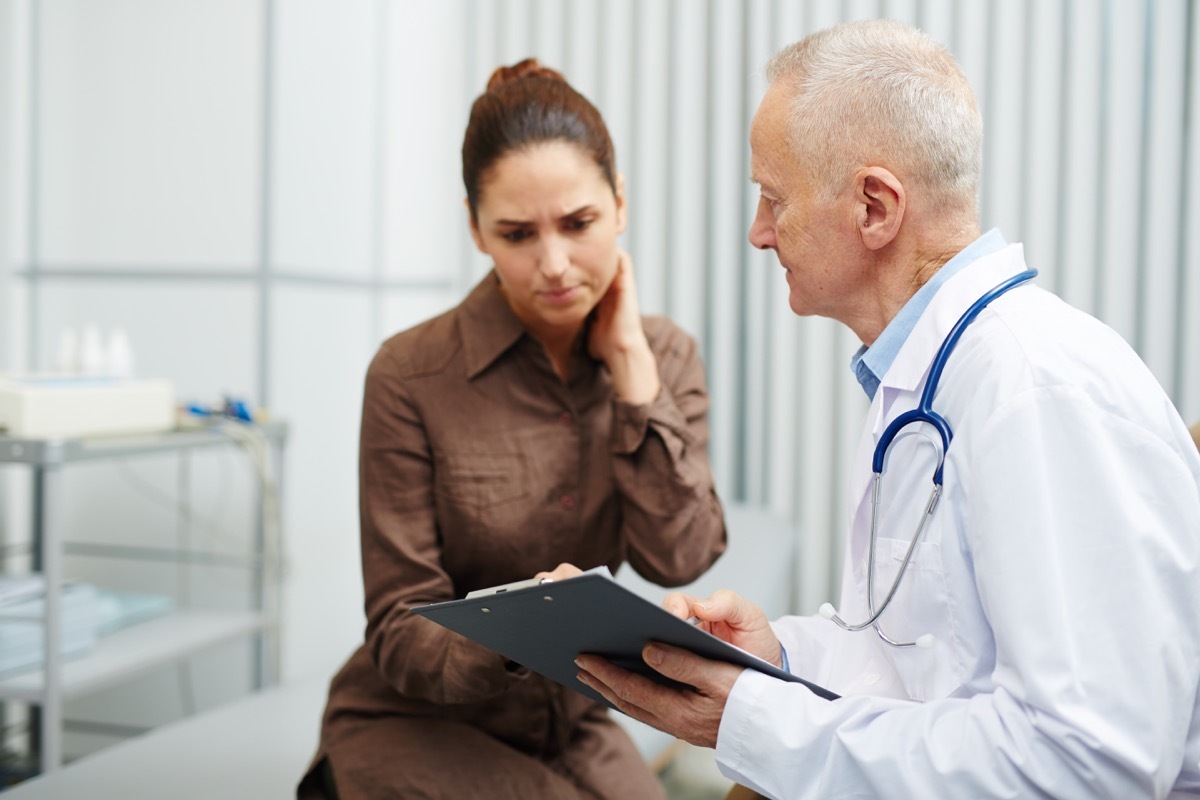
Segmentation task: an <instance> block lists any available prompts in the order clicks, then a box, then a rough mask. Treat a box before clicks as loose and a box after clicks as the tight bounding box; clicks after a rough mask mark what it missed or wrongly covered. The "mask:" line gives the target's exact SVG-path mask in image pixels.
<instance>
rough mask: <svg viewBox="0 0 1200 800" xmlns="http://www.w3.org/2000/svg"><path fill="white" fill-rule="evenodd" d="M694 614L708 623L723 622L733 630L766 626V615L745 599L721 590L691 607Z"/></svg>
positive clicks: (726, 590)
mask: <svg viewBox="0 0 1200 800" xmlns="http://www.w3.org/2000/svg"><path fill="white" fill-rule="evenodd" d="M693 608H694V610H695V614H696V616H697V617H699V618H700V619H702V620H705V621H708V622H725V623H728V624H729V625H731V626H733V627H735V628H753V627H758V626H761V625H765V624H767V615H766V614H764V613H763V611H762V609H761V608H759V607H758V606H757V605H755V604H754V603H751V602H750V601H749V600H747V599H746V598H744V597H742V596H741V595H739V594H737V593H736V592H731V591H730V590H728V589H721V590H719V591H716V592H713V593H712V595H711V596H709V598H708V599H707V600H704V601H702V602H699V603H696V604H694V606H693Z"/></svg>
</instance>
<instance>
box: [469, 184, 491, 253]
mask: <svg viewBox="0 0 1200 800" xmlns="http://www.w3.org/2000/svg"><path fill="white" fill-rule="evenodd" d="M463 206H464V207H465V208H466V209H467V227H469V228H470V229H471V238H472V239H474V240H475V247H476V248H477V249H478V250H479V252H481V253H483V254H484V255H490V253H488V250H487V246H486V245H485V244H484V243H483V234H481V233H480V232H479V223H478V222H477V221H476V220H475V215H474V214H472V213H471V200H470V198H467V197H464V198H463Z"/></svg>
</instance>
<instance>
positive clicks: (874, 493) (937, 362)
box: [820, 269, 1037, 647]
mask: <svg viewBox="0 0 1200 800" xmlns="http://www.w3.org/2000/svg"><path fill="white" fill-rule="evenodd" d="M1035 275H1037V270H1036V269H1030V270H1026V271H1025V272H1022V273H1020V274H1019V275H1014V276H1013V277H1011V278H1009V279H1008V280H1006V281H1004V282H1003V283H1001V284H998V285H997V286H994V287H992V288H991V289H989V290H988V291H987V292H986V293H984V295H983V296H982V297H980V298H979V299H978V300H976V301H975V302H974V303H973V304H972V305H971V307H970V308H968V309H967V310H966V311H965V312H964V313H963V315H962V316H961V317H959V318H958V322H956V323H954V327H953V328H951V329H950V334H949V335H948V336H946V340H945V341H944V342H942V346H941V347H939V348H938V351H937V355H935V356H934V357H933V366H932V367H930V369H929V380H928V381H926V382H925V390H924V391H923V392H922V393H921V402H920V403H918V404H917V407H916V408H914V409H913V410H912V411H906V412H904V413H903V414H901V415H900V416H898V417H896V419H894V420H893V421H892V424H891V425H888V426H887V429H886V430H884V432H883V436H882V437H880V439H879V443H878V444H877V445H875V456H874V458H873V459H872V461H871V471H872V473H874V475H873V478H872V486H871V539H870V544H869V547H868V550H867V613H868V614H869V615H870V616H868V617H867V619H866V620H864V621H863V622H860V623H858V624H856V625H851V624H850V623H848V622H846V621H845V620H843V619H842V618H841V617H839V616H838V615H837V614H836V613H835V612H834V610H833V606H831V605H830V604H829V603H825V604H824V605H822V606H821V610H820V613H821V616H823V617H825V618H827V619H831V620H833V621H834V622H836V623H837V624H838V626H839V627H841V628H842V629H844V630H847V631H861V630H863V629H865V628H868V627H871V628H874V629H875V632H876V633H877V634H879V638H880V639H882V640H883V641H885V642H887V643H888V644H890V645H892V646H893V647H912V646H914V645H915V646H918V647H932V646H933V636H932V635H930V634H925V635H923V636H918V637H917V638H916V640H915V641H911V642H898V641H896V640H895V639H892V638H890V637H889V636H888V635H887V634H886V633H884V632H883V628H881V627H880V625H879V618H880V617H881V616H882V615H883V612H884V611H887V607H888V604H890V603H891V602H892V598H893V597H895V595H896V589H898V588H899V586H900V581H901V580H903V578H904V572H905V570H907V569H908V562H909V559H911V558H912V554H913V550H915V549H916V547H917V542H918V541H920V539H921V534H923V533H924V532H925V528H926V527H927V526H928V525H929V520H930V519H931V518H932V517H933V510H934V508H935V507H936V506H937V503H938V498H939V497H941V495H942V468H943V467H944V466H945V463H946V451H947V450H949V449H950V440H951V439H952V438H953V437H954V434H953V433H951V431H950V424H949V423H948V422H946V420H945V418H944V417H942V415H941V414H939V413H937V412H936V411H934V410H933V408H932V403H933V395H934V393H935V392H936V391H937V385H938V381H939V380H941V377H942V370H943V369H944V368H945V366H946V361H947V360H949V358H950V354H951V353H952V352H954V347H955V345H957V344H958V340H959V338H960V337H961V336H962V334H963V331H964V330H966V328H967V326H968V325H970V324H971V323H972V322H974V321H975V318H976V317H978V316H979V313H980V312H981V311H983V310H984V309H985V308H987V307H988V304H989V303H991V302H992V301H993V300H995V299H996V298H997V297H999V296H1000V295H1002V294H1004V293H1005V292H1007V291H1009V290H1010V289H1015V288H1016V287H1018V286H1020V285H1021V284H1023V283H1027V282H1029V281H1031V280H1033V278H1034V276H1035ZM921 422H924V423H928V424H929V425H932V426H933V427H934V429H936V430H937V432H938V436H940V437H941V440H942V451H941V453H940V454H939V455H938V463H937V469H935V470H934V471H933V492H932V493H930V495H929V502H928V503H926V504H925V513H924V514H923V515H922V516H921V522H920V524H919V525H917V532H916V533H914V534H913V537H912V540H911V541H910V542H909V543H908V550H907V551H905V553H904V560H903V561H901V562H900V569H899V570H898V571H897V572H896V578H895V579H894V580H893V581H892V588H891V589H889V590H888V593H887V597H885V598H883V604H882V605H881V606H879V608H876V607H875V541H876V539H877V538H878V527H877V526H878V523H879V484H880V481H881V480H882V478H883V461H884V456H886V455H887V449H888V447H889V446H890V445H891V443H892V440H893V439H895V438H896V435H897V434H898V433H900V431H901V430H902V429H903V428H906V427H908V426H909V425H913V424H916V423H921Z"/></svg>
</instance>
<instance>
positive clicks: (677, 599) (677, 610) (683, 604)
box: [662, 592, 699, 619]
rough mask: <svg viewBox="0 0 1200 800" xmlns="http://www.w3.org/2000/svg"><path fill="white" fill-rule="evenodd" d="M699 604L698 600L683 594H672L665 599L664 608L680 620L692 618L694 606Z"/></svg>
mask: <svg viewBox="0 0 1200 800" xmlns="http://www.w3.org/2000/svg"><path fill="white" fill-rule="evenodd" d="M697 602H699V599H698V598H695V597H692V596H691V595H690V594H684V593H683V592H671V593H670V594H668V595H667V596H666V597H664V598H663V602H662V607H663V608H664V609H666V610H667V611H669V612H671V613H672V614H673V615H675V616H677V617H679V618H680V619H687V618H688V617H690V616H692V605H693V604H694V603H697Z"/></svg>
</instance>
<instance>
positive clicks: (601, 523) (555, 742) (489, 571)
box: [317, 274, 725, 797]
mask: <svg viewBox="0 0 1200 800" xmlns="http://www.w3.org/2000/svg"><path fill="white" fill-rule="evenodd" d="M643 325H644V329H645V332H646V336H647V338H648V340H649V343H650V347H651V349H652V350H653V352H654V355H655V357H656V358H657V361H658V369H659V375H660V377H661V382H662V391H661V392H660V393H659V396H658V397H657V398H656V399H655V400H654V401H653V402H651V403H649V404H647V405H641V406H634V405H629V404H627V403H624V402H622V401H620V400H617V399H616V398H614V396H613V390H612V385H611V381H610V379H609V375H608V372H607V370H606V369H605V368H604V367H603V364H602V363H600V362H598V361H596V360H594V359H592V358H590V357H589V356H588V355H587V353H586V350H585V349H584V348H583V346H582V344H580V345H579V346H578V347H577V348H576V351H575V352H574V353H573V354H572V360H571V363H570V367H569V370H568V379H567V380H566V381H563V380H561V379H560V378H559V377H558V376H557V375H556V374H555V372H554V370H553V367H552V366H551V364H550V361H549V359H548V357H547V356H546V354H545V351H544V350H543V348H542V346H541V345H540V344H539V343H538V342H537V341H536V340H534V339H533V338H532V337H530V336H529V335H527V334H526V332H525V329H524V327H523V326H522V324H521V323H520V321H519V320H518V319H517V318H516V316H515V315H514V314H513V313H512V311H511V309H510V308H509V306H508V304H507V302H506V301H505V299H504V297H503V296H502V295H501V293H500V291H499V289H498V286H497V279H496V277H495V276H494V274H490V275H488V276H487V277H485V278H484V280H483V281H481V282H480V283H479V284H478V285H477V286H476V287H475V289H474V290H473V291H472V292H471V294H470V295H469V296H468V297H467V298H466V299H465V300H464V301H463V302H462V303H461V304H460V305H459V306H458V307H457V308H454V309H452V310H451V311H449V312H447V313H445V314H442V315H441V316H438V317H436V318H434V319H432V320H429V321H427V322H425V323H422V324H420V325H418V326H416V327H415V328H411V329H409V330H407V331H404V332H402V333H400V334H397V335H396V336H393V337H392V338H391V339H389V340H388V341H387V342H385V343H384V344H383V346H382V347H381V348H380V350H379V352H378V354H377V355H376V356H375V358H374V360H373V362H372V363H371V366H370V369H369V370H368V372H367V380H366V391H365V397H364V401H363V417H362V432H361V441H360V463H359V478H360V513H361V523H362V563H363V580H364V585H365V597H366V615H367V628H366V639H365V643H364V644H363V646H362V647H361V648H360V649H359V650H358V651H357V652H356V653H355V654H354V655H353V656H352V657H351V658H350V660H349V661H348V662H347V663H346V665H345V666H344V667H343V668H342V670H341V672H340V673H339V674H338V675H337V676H336V677H335V678H334V680H333V683H332V685H331V688H330V695H329V703H328V706H327V708H326V713H325V719H324V724H323V728H322V735H321V752H320V753H319V754H318V759H317V761H319V760H320V758H321V757H322V756H328V758H329V762H330V764H331V765H332V768H333V772H334V775H335V778H336V780H337V784H338V788H339V791H340V792H341V794H342V796H343V797H346V796H348V793H347V791H346V787H345V784H346V783H347V781H348V780H349V778H350V776H349V775H348V774H347V773H349V772H352V771H355V770H357V769H368V767H367V764H366V762H367V761H368V760H374V759H377V758H385V759H387V760H388V761H393V760H395V758H396V757H397V754H400V753H404V752H410V751H408V750H406V749H405V747H401V746H399V745H400V744H401V743H400V742H399V741H397V739H399V738H411V737H410V735H409V733H411V729H409V728H406V727H404V726H401V727H400V728H395V729H393V731H392V734H390V735H389V734H388V733H387V732H386V730H385V729H386V728H387V725H386V723H387V721H388V720H389V719H392V720H397V721H398V720H399V719H401V718H402V719H404V720H406V721H412V720H414V719H418V720H419V719H425V720H427V722H429V723H433V721H434V720H435V719H436V720H438V721H439V722H438V725H439V726H440V725H441V724H442V723H443V722H445V723H458V724H465V725H467V726H470V727H471V728H474V729H477V730H475V731H472V732H471V734H472V735H476V734H477V732H482V733H484V734H486V735H488V736H490V737H491V738H492V739H494V740H498V741H499V742H501V743H503V744H505V745H507V747H509V748H514V749H516V750H517V751H520V753H522V754H525V755H526V756H534V757H535V758H537V759H540V760H542V761H555V760H556V759H558V760H561V759H562V757H563V756H564V753H565V752H566V751H568V750H570V748H571V747H572V737H573V736H576V735H577V734H578V730H577V728H579V726H580V725H581V723H582V721H583V720H584V717H585V715H586V716H587V718H588V720H589V725H590V726H591V728H590V729H591V730H593V732H594V731H595V730H599V731H600V734H599V735H600V736H601V738H604V737H606V736H615V737H622V738H624V734H623V732H622V731H621V730H620V729H619V727H618V726H616V725H615V724H612V723H611V722H610V721H609V720H607V719H605V718H604V712H603V710H602V707H600V706H598V705H597V704H595V703H593V702H592V701H591V700H589V699H587V698H585V697H583V696H582V695H580V694H578V693H576V692H574V691H571V690H569V689H566V688H564V687H562V686H559V685H558V684H555V683H553V682H550V681H548V680H546V679H544V678H542V677H541V676H538V675H536V674H532V673H530V672H529V671H528V670H525V669H524V668H520V667H517V666H516V665H513V664H506V663H505V660H504V659H503V658H502V657H500V656H499V655H497V654H496V653H494V652H492V651H490V650H487V649H486V648H484V647H482V646H481V645H478V644H475V643H474V642H471V641H470V640H468V639H466V638H464V637H462V636H459V635H458V634H456V633H453V632H451V631H448V630H446V629H445V628H442V627H441V626H439V625H437V624H436V623H433V622H431V621H429V620H426V619H422V618H420V617H417V616H415V615H413V614H410V613H409V609H410V608H411V607H413V606H416V605H423V604H426V603H433V602H437V601H440V600H447V599H451V598H461V597H463V596H465V595H466V594H467V592H470V591H471V590H473V589H479V588H482V587H486V586H492V585H495V584H499V583H506V582H509V581H515V580H519V579H523V578H529V577H531V576H532V575H533V574H534V573H535V572H537V571H539V570H548V569H552V568H553V567H555V566H556V565H558V564H559V563H560V562H564V561H566V562H570V563H573V564H575V565H576V566H578V567H580V568H583V569H588V568H590V567H594V566H597V565H600V564H606V565H608V567H609V568H610V569H612V570H613V572H614V573H615V572H616V570H617V568H618V567H619V566H620V565H621V564H622V563H623V562H624V561H629V563H630V564H631V565H632V566H633V568H634V569H635V570H637V572H638V573H639V574H641V575H642V576H643V577H645V578H646V579H648V580H651V581H653V582H655V583H657V584H660V585H663V586H676V585H680V584H683V583H687V582H689V581H691V580H694V579H695V578H696V577H697V576H699V575H700V574H701V573H702V572H704V570H706V569H707V568H708V567H709V566H711V565H712V563H713V562H714V561H715V560H716V559H717V557H718V556H719V555H720V554H721V553H722V552H723V550H724V549H725V525H724V518H723V514H722V510H721V505H720V502H719V501H718V499H717V496H716V492H715V490H714V487H713V478H712V473H711V471H710V468H709V462H708V454H707V443H708V422H707V411H708V395H707V392H706V389H705V382H704V371H703V366H702V364H701V362H700V358H699V356H698V353H697V349H696V345H695V342H694V341H693V340H692V339H691V338H690V337H689V336H688V335H687V334H685V333H683V332H682V331H681V330H679V329H678V328H677V327H676V326H675V325H673V324H672V323H671V322H669V321H667V320H665V319H662V318H655V317H646V318H645V319H644V321H643ZM597 721H599V723H600V724H599V725H596V724H593V723H595V722H597ZM373 727H375V728H377V734H378V735H377V736H376V735H375V734H369V735H367V736H364V735H362V734H363V731H368V732H369V731H370V730H371V728H373ZM433 727H435V726H432V724H431V725H430V726H429V730H431V731H432V729H433ZM402 729H403V730H406V731H409V733H403V734H402V733H401V732H400V731H401V730H402ZM389 740H390V741H389ZM364 741H367V742H370V741H376V742H377V743H378V745H379V748H378V752H368V751H370V750H375V749H376V748H373V747H370V746H369V745H364ZM451 741H452V740H451ZM351 745H352V746H351ZM463 745H464V747H465V746H467V745H466V742H465V741H464V743H463ZM450 746H451V747H452V748H453V745H450ZM446 747H447V745H446V744H445V743H442V744H441V745H439V748H440V749H445V748H446ZM618 749H620V751H621V752H622V753H625V754H626V755H628V754H629V753H633V752H634V751H633V749H632V747H629V746H626V745H625V744H621V745H620V747H619V748H618ZM444 756H445V760H446V764H447V765H451V764H453V763H456V762H457V763H459V764H461V763H462V759H463V757H464V754H463V753H445V754H444ZM401 757H403V756H401ZM411 757H412V758H413V759H414V760H415V759H418V758H419V759H420V760H422V761H424V760H426V759H428V758H430V757H431V756H430V755H429V754H428V753H425V754H417V753H414V754H413V755H412V756H411ZM523 757H525V756H523ZM621 760H626V759H625V757H624V756H622V758H619V759H618V761H621ZM376 766H377V765H376ZM607 768H608V769H611V768H616V769H629V768H633V769H638V770H643V771H644V767H643V766H642V765H641V763H640V761H639V763H638V764H636V765H628V764H626V765H621V764H619V763H612V764H609V765H608V767H607ZM406 769H407V767H406V766H405V765H403V764H397V765H396V767H395V772H396V780H397V781H402V780H403V778H402V777H401V775H402V773H404V772H405V770H406ZM556 769H558V771H560V772H562V771H563V769H562V767H561V764H560V765H558V766H557V767H556ZM568 771H569V772H574V773H576V774H574V775H572V778H573V779H574V780H575V781H576V782H580V781H581V780H582V782H584V783H586V782H587V781H586V780H585V779H581V778H580V777H579V775H578V774H577V773H578V772H579V770H568ZM453 772H454V771H453V770H451V771H450V774H448V775H446V778H445V780H446V781H448V782H450V783H451V784H452V783H453V781H454V775H453ZM439 774H443V773H439ZM343 776H346V779H345V780H344V779H343ZM393 788H394V785H393ZM591 791H596V789H595V788H594V787H593V788H592V789H591ZM452 794H453V792H450V791H448V792H447V793H446V796H451V795H452ZM398 796H404V795H403V794H402V793H401V794H400V795H398ZM422 796H424V795H422ZM430 796H438V795H430ZM459 796H467V795H459ZM496 796H501V795H496ZM586 796H592V795H590V794H588V795H586ZM600 796H606V795H605V794H603V793H600Z"/></svg>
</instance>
